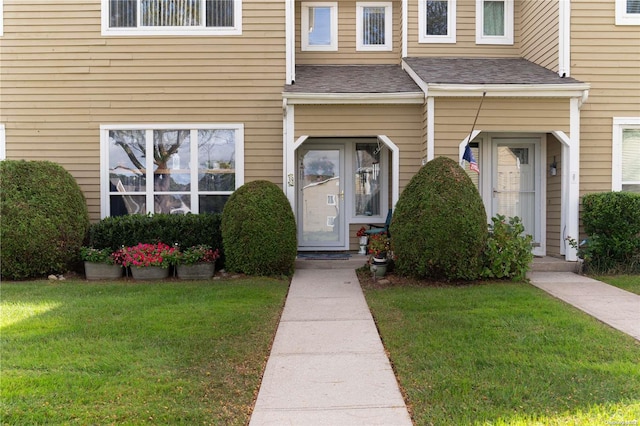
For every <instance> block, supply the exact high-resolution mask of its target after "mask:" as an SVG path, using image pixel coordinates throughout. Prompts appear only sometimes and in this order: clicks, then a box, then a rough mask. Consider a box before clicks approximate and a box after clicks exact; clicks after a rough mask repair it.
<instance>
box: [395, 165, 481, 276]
mask: <svg viewBox="0 0 640 426" xmlns="http://www.w3.org/2000/svg"><path fill="white" fill-rule="evenodd" d="M389 231H390V233H391V243H392V249H393V251H394V256H395V268H396V271H397V272H398V273H400V274H402V275H410V276H414V277H418V278H430V279H445V280H474V279H477V278H479V277H480V274H481V271H482V252H483V249H484V247H485V244H486V241H487V233H488V226H487V215H486V212H485V209H484V204H483V203H482V199H481V198H480V194H479V193H478V190H477V189H476V187H475V186H474V185H473V182H472V181H471V179H470V178H469V176H467V174H466V172H465V171H464V170H463V169H462V168H461V167H460V166H459V165H458V164H457V163H456V162H455V161H453V160H451V159H449V158H446V157H438V158H436V159H434V160H432V161H430V162H428V163H427V164H426V165H425V166H424V167H422V168H421V169H420V170H419V171H418V173H416V174H415V175H414V176H413V178H412V179H411V181H410V182H409V184H408V185H407V187H406V188H405V190H404V191H403V192H402V194H401V195H400V199H399V200H398V203H397V204H396V208H395V211H394V214H393V218H392V220H391V225H390V227H389Z"/></svg>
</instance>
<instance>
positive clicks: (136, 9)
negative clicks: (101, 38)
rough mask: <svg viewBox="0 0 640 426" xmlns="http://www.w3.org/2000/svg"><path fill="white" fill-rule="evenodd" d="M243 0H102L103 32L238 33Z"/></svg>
mask: <svg viewBox="0 0 640 426" xmlns="http://www.w3.org/2000/svg"><path fill="white" fill-rule="evenodd" d="M241 33H242V0H102V35H238V34H241Z"/></svg>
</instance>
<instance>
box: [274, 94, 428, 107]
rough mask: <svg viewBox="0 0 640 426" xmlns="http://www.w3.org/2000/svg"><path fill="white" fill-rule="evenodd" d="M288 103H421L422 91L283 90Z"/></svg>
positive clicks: (283, 95) (422, 99)
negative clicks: (336, 91) (342, 91)
mask: <svg viewBox="0 0 640 426" xmlns="http://www.w3.org/2000/svg"><path fill="white" fill-rule="evenodd" d="M282 97H283V98H284V99H285V100H286V102H287V104H289V105H296V104H298V105H326V104H422V103H424V93H423V92H393V93H299V92H283V93H282Z"/></svg>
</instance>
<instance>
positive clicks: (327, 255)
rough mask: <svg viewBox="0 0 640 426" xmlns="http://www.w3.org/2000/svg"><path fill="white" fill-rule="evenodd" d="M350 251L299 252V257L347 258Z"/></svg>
mask: <svg viewBox="0 0 640 426" xmlns="http://www.w3.org/2000/svg"><path fill="white" fill-rule="evenodd" d="M350 257H351V255H350V254H349V253H298V259H304V260H347V259H349V258H350Z"/></svg>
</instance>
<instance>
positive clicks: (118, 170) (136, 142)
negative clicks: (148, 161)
mask: <svg viewBox="0 0 640 426" xmlns="http://www.w3.org/2000/svg"><path fill="white" fill-rule="evenodd" d="M145 151H146V147H145V138H144V131H143V130H110V131H109V186H110V188H109V191H110V192H121V193H125V192H140V191H142V192H144V191H145V190H146V176H145V155H146V154H145Z"/></svg>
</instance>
